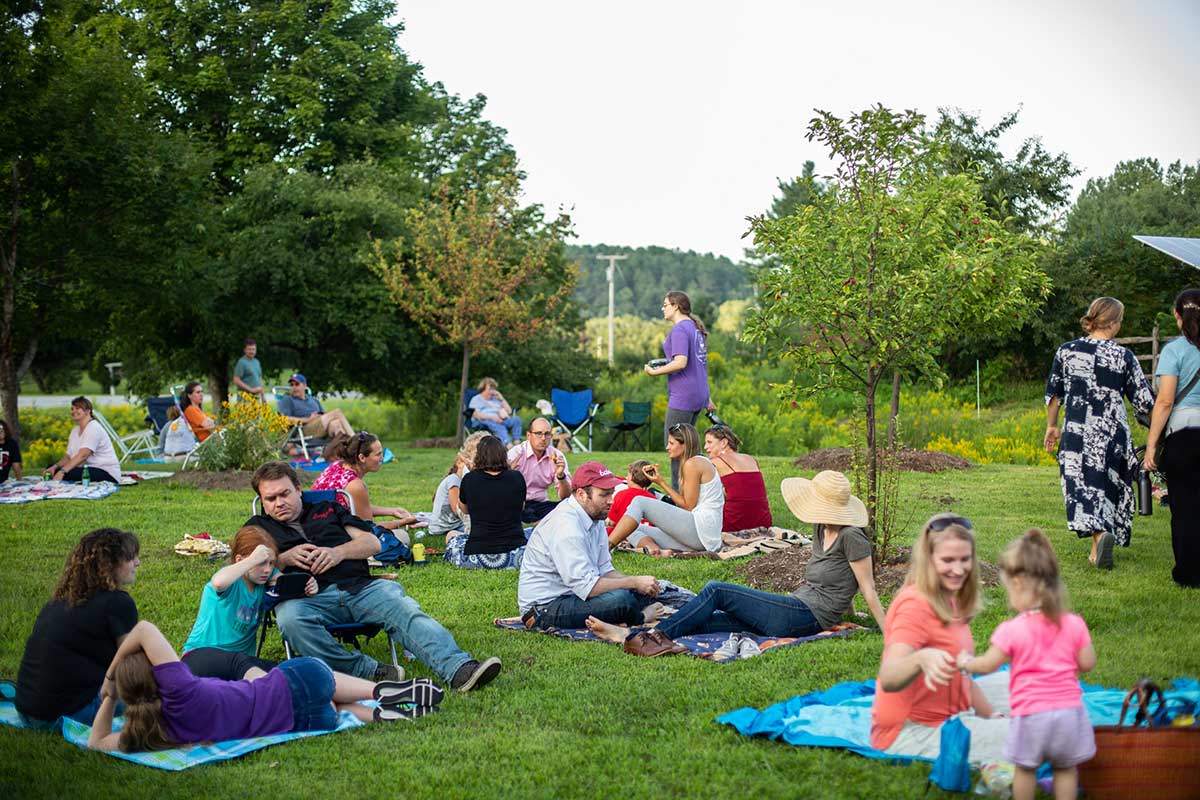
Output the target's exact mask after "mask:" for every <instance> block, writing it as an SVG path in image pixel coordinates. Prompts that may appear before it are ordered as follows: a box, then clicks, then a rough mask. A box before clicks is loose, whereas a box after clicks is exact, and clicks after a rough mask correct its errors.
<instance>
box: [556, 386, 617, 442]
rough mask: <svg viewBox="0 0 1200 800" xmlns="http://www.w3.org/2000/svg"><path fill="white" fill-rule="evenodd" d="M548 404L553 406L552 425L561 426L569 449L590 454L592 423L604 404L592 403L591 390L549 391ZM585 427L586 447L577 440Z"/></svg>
mask: <svg viewBox="0 0 1200 800" xmlns="http://www.w3.org/2000/svg"><path fill="white" fill-rule="evenodd" d="M550 402H551V403H552V404H553V405H554V424H555V425H561V426H562V427H563V428H564V429H565V430H566V431H567V435H568V436H569V437H570V442H571V447H572V448H573V449H575V450H579V451H580V452H583V453H590V452H592V421H593V420H594V419H595V418H596V412H597V411H599V410H600V408H601V407H602V406H603V405H604V403H597V402H593V398H592V390H591V389H582V390H580V391H578V392H568V391H567V390H565V389H551V390H550ZM585 426H586V427H587V445H586V446H585V445H584V443H583V441H582V440H580V438H579V432H580V431H582V430H583V429H584V427H585Z"/></svg>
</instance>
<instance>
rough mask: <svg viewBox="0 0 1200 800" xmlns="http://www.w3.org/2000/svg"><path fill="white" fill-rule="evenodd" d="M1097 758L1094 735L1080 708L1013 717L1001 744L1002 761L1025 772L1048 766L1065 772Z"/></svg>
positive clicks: (1084, 712) (1059, 709)
mask: <svg viewBox="0 0 1200 800" xmlns="http://www.w3.org/2000/svg"><path fill="white" fill-rule="evenodd" d="M1094 755H1096V735H1095V731H1094V730H1093V729H1092V721H1091V720H1090V719H1088V714H1087V711H1085V710H1084V708H1083V706H1076V707H1075V708H1058V709H1055V710H1054V711H1041V712H1038V713H1037V714H1026V715H1025V716H1022V717H1013V718H1012V720H1011V721H1010V722H1009V726H1008V738H1007V739H1006V740H1005V741H1004V757H1005V758H1007V759H1008V760H1009V761H1011V762H1013V763H1014V764H1016V765H1017V766H1018V767H1024V768H1025V769H1037V768H1038V767H1040V766H1041V765H1042V764H1044V763H1046V762H1049V764H1050V766H1051V767H1054V768H1055V769H1066V768H1067V767H1074V766H1076V765H1077V764H1082V763H1083V762H1084V761H1090V760H1091V758H1092V756H1094Z"/></svg>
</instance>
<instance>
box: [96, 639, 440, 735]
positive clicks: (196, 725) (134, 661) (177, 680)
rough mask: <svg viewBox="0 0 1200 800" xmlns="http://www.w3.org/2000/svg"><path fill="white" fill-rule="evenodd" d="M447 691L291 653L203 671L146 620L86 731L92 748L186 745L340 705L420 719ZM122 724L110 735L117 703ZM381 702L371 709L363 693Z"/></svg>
mask: <svg viewBox="0 0 1200 800" xmlns="http://www.w3.org/2000/svg"><path fill="white" fill-rule="evenodd" d="M442 695H443V692H442V689H441V688H440V687H438V686H437V684H435V683H434V682H433V681H431V680H429V679H428V678H417V679H415V680H409V681H383V682H380V683H374V682H372V681H366V680H363V679H362V678H355V677H353V676H350V675H343V674H342V673H340V672H334V671H333V670H331V669H330V668H329V667H328V666H326V665H325V664H324V663H323V662H321V661H318V660H317V659H315V658H304V657H301V658H293V659H290V660H288V661H285V662H283V663H282V664H280V665H279V666H278V667H276V668H275V669H272V670H271V671H270V672H263V671H261V670H252V671H251V674H250V676H249V677H248V678H247V679H246V680H240V681H223V680H220V679H219V678H197V677H196V676H195V675H193V674H192V673H191V672H190V671H189V670H188V668H187V667H185V666H184V665H183V663H182V662H181V661H180V660H179V656H177V655H175V651H174V650H173V649H172V648H171V643H170V642H168V641H167V639H166V637H165V636H163V635H162V632H161V631H159V629H158V628H156V627H155V626H154V625H153V624H152V623H151V622H149V621H147V620H142V621H141V622H139V623H138V624H137V625H135V626H134V627H133V630H132V631H130V632H129V635H128V636H126V637H125V640H124V641H123V642H121V647H120V648H118V650H117V654H116V655H115V656H114V657H113V660H112V664H111V665H109V668H108V673H107V674H106V675H105V677H104V684H103V685H102V686H101V687H100V696H101V697H102V698H103V699H102V700H101V703H100V710H99V711H97V712H96V719H95V721H94V722H93V724H92V730H91V733H90V734H89V735H88V747H89V748H91V749H92V750H105V751H111V750H120V751H121V752H123V753H132V752H138V751H143V750H166V749H169V748H172V747H176V746H178V745H183V744H193V743H198V742H222V741H228V740H231V739H249V738H253V737H256V736H273V735H275V734H279V733H289V732H296V731H326V730H333V729H334V728H336V727H337V726H338V712H339V711H349V712H350V713H352V714H354V716H356V717H357V718H358V719H360V720H362V721H363V722H391V721H394V720H399V719H416V718H418V717H422V716H424V715H425V714H428V713H429V712H430V711H432V710H433V709H435V708H436V707H437V705H438V703H440V702H441V700H442ZM118 698H119V699H120V700H122V701H124V703H125V723H124V725H123V727H122V728H121V730H120V731H119V732H117V733H114V732H113V729H112V721H113V708H114V706H115V704H116V702H117V700H118ZM372 699H374V700H378V701H379V706H377V707H375V708H368V707H367V706H364V705H360V704H359V703H358V702H357V701H359V700H372Z"/></svg>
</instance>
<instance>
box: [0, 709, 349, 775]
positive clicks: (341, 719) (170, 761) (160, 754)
mask: <svg viewBox="0 0 1200 800" xmlns="http://www.w3.org/2000/svg"><path fill="white" fill-rule="evenodd" d="M121 722H122V719H121V718H120V717H117V718H116V719H115V720H113V730H114V731H116V730H120V729H121ZM0 723H2V724H4V725H11V726H12V727H14V728H24V727H25V725H24V724H23V723H22V722H21V717H20V715H18V714H17V709H16V708H15V707H14V706H13V704H12V703H10V702H2V703H0ZM362 724H363V723H362V722H361V721H360V720H359V719H358V718H357V717H355V716H354V715H353V714H351V713H350V712H349V711H342V712H340V713H339V714H338V726H337V728H335V729H334V730H332V731H301V732H299V733H280V734H276V735H275V736H259V737H256V738H254V739H233V740H231V741H227V742H211V743H209V744H196V745H189V746H187V747H177V748H173V749H171V750H158V751H155V752H153V753H121V752H118V751H113V752H109V753H107V754H106V755H110V756H115V757H116V758H120V759H124V760H125V761H132V762H133V763H135V764H141V765H142V766H143V767H154V768H155V769H165V770H170V771H172V772H178V771H179V770H184V769H188V768H189V767H197V766H199V765H201V764H210V763H212V762H214V761H226V760H228V759H231V758H237V757H238V756H244V755H246V753H252V752H254V751H255V750H261V749H262V748H264V747H270V746H271V745H273V744H280V743H281V742H290V741H291V740H293V739H303V738H305V737H308V736H322V735H324V734H326V733H335V732H337V731H344V730H349V729H350V728H357V727H358V726H359V725H362ZM91 732H92V729H91V727H90V726H88V725H84V724H83V723H80V722H76V721H75V720H73V719H64V720H63V725H62V735H63V738H64V739H66V740H67V741H68V742H70V743H71V744H74V745H77V746H79V747H82V748H84V749H86V748H87V740H88V735H89V734H90V733H91Z"/></svg>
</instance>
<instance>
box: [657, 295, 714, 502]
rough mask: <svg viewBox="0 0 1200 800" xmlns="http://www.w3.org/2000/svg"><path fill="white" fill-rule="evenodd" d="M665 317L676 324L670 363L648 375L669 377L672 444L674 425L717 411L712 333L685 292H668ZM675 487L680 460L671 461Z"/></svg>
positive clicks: (666, 345) (666, 437)
mask: <svg viewBox="0 0 1200 800" xmlns="http://www.w3.org/2000/svg"><path fill="white" fill-rule="evenodd" d="M662 314H663V318H664V319H667V320H670V321H671V322H672V323H674V327H672V328H671V332H670V333H668V334H667V339H666V341H664V342H663V355H664V356H666V357H667V358H668V359H670V361H669V362H668V363H667V364H665V365H663V366H661V367H652V366H650V365H649V364H647V365H646V374H647V375H666V376H667V415H666V417H665V418H664V419H663V445H664V446H666V445H667V444H669V443H670V431H671V426H673V425H678V424H679V423H681V422H686V423H687V424H688V425H695V424H696V420H697V419H698V418H699V417H700V412H701V411H703V410H704V409H706V408H715V406H714V405H713V404H712V400H711V399H710V398H709V396H708V344H707V340H708V331H707V330H705V328H704V323H703V322H701V321H700V318H699V317H697V316H695V315H694V314H692V301H691V300H690V299H689V298H688V296H687V295H686V294H684V293H683V292H667V297H666V299H665V300H663V304H662ZM671 487H672V488H674V489H678V488H679V460H678V459H675V458H673V459H671Z"/></svg>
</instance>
